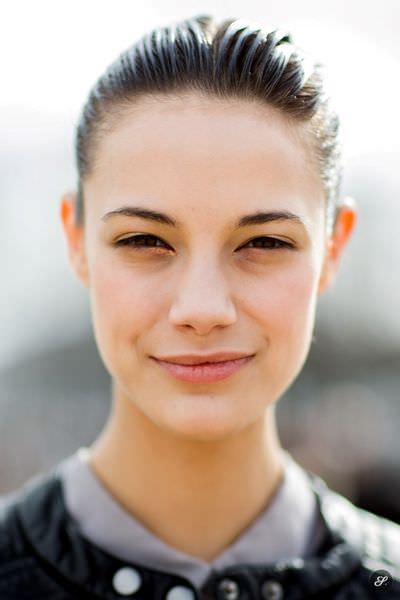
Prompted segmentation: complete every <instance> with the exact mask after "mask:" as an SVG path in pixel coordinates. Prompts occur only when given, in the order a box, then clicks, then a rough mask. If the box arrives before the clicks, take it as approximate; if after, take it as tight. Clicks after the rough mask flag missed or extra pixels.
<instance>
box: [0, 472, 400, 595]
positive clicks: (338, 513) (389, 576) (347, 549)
mask: <svg viewBox="0 0 400 600" xmlns="http://www.w3.org/2000/svg"><path fill="white" fill-rule="evenodd" d="M307 475H308V476H309V478H310V483H311V486H312V489H313V491H314V493H315V495H316V499H317V502H318V506H319V508H320V511H321V515H322V517H323V520H324V522H325V524H326V539H325V541H324V543H323V545H322V547H321V548H320V549H319V551H318V553H317V554H316V555H315V556H312V557H311V558H307V559H301V558H298V559H295V560H291V561H279V562H276V563H266V564H264V565H260V564H258V565H252V564H243V565H239V566H235V567H230V568H226V569H224V570H220V571H213V573H212V575H210V577H209V579H208V580H207V581H206V582H205V584H204V585H203V587H202V588H201V589H200V590H198V589H194V588H193V586H192V584H191V583H190V582H189V581H187V580H185V579H184V578H182V577H180V576H178V575H175V574H172V573H166V572H163V571H161V570H157V565H154V567H153V568H149V566H148V565H140V564H129V563H125V562H122V561H121V560H119V559H118V558H117V557H115V556H112V555H110V554H108V553H106V552H104V551H103V550H101V549H100V548H98V547H97V546H95V545H93V544H92V543H91V542H89V541H88V540H87V539H85V538H84V537H83V536H82V535H81V533H80V531H79V528H78V526H77V523H76V522H75V521H74V519H73V518H72V517H71V515H70V514H69V513H68V511H67V509H66V506H65V503H64V498H63V493H62V484H61V480H60V475H59V473H58V471H57V468H54V469H53V470H51V471H50V472H49V473H46V474H40V475H38V476H36V477H35V478H34V479H32V480H30V481H29V482H28V483H27V484H25V485H24V486H23V487H22V488H20V489H19V490H16V491H15V492H13V493H12V494H9V495H8V496H5V497H3V498H2V499H0V600H81V599H82V600H90V599H92V600H95V599H97V600H120V599H121V598H132V599H133V600H153V599H154V600H302V599H309V600H369V599H371V600H373V599H377V598H385V599H387V600H399V599H400V525H397V524H395V523H393V522H391V521H388V520H386V519H383V518H381V517H378V516H376V515H373V514H372V513H369V512H367V511H364V510H361V509H360V508H358V507H356V506H354V505H353V504H352V503H351V502H350V501H348V500H347V499H346V498H344V497H343V496H341V495H340V494H338V493H336V492H334V491H333V490H331V489H330V488H329V487H328V486H327V485H326V483H325V482H324V481H323V480H322V479H320V478H319V477H317V476H316V475H314V474H313V473H310V472H307ZM132 543H134V540H133V541H132ZM266 543H270V541H268V542H267V541H266Z"/></svg>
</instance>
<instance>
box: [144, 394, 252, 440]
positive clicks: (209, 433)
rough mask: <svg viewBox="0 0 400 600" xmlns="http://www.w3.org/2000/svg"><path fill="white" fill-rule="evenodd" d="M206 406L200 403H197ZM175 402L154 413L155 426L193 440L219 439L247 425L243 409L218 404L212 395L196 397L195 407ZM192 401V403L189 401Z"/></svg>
mask: <svg viewBox="0 0 400 600" xmlns="http://www.w3.org/2000/svg"><path fill="white" fill-rule="evenodd" d="M203 402H204V404H206V405H203V406H201V407H200V406H199V404H200V403H203ZM179 404H180V403H177V404H176V405H175V406H174V407H173V408H172V410H168V411H166V412H164V413H163V414H162V415H160V414H159V415H157V418H156V419H155V420H156V422H157V425H158V426H159V427H161V428H162V429H164V430H168V431H169V432H170V433H172V434H173V435H175V436H177V437H181V438H184V439H187V440H192V441H202V442H212V441H219V440H223V439H225V438H228V437H230V436H231V435H234V434H235V433H237V432H238V431H240V430H241V429H243V427H245V426H246V424H247V423H246V422H245V419H244V414H245V413H244V412H242V413H241V415H239V414H237V413H235V411H233V410H232V405H231V406H230V407H228V408H227V407H225V406H218V403H217V402H216V399H215V397H213V398H211V399H209V401H208V402H207V400H204V401H203V399H200V398H198V397H197V398H196V399H195V406H193V405H191V406H188V405H187V403H184V404H183V405H179ZM190 404H191V403H190Z"/></svg>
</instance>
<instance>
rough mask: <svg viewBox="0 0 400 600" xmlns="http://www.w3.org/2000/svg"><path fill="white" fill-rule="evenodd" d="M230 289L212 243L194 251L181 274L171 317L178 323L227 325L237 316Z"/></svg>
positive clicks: (219, 257) (219, 258)
mask: <svg viewBox="0 0 400 600" xmlns="http://www.w3.org/2000/svg"><path fill="white" fill-rule="evenodd" d="M231 292H232V290H231V288H230V285H229V281H228V277H227V269H225V268H224V265H223V260H221V256H220V255H218V254H217V251H216V250H215V246H214V245H213V244H211V243H210V244H205V245H203V246H202V247H201V248H197V250H194V251H193V252H192V254H191V255H190V257H189V258H188V259H187V261H186V264H185V265H184V267H183V268H182V271H181V272H180V274H179V280H178V281H177V285H176V289H175V291H174V302H173V306H172V307H171V316H172V318H174V320H175V321H180V320H186V321H188V320H193V322H195V321H196V320H199V319H203V320H204V319H209V320H210V321H211V320H212V321H215V322H217V321H220V322H221V323H225V324H227V323H228V322H232V320H233V319H234V316H235V311H234V305H233V302H232V297H231Z"/></svg>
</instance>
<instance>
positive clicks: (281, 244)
mask: <svg viewBox="0 0 400 600" xmlns="http://www.w3.org/2000/svg"><path fill="white" fill-rule="evenodd" d="M149 239H152V240H158V241H159V242H162V244H164V245H165V246H168V244H166V243H165V242H163V240H162V239H161V238H159V237H157V236H156V235H152V234H144V233H143V234H138V235H133V236H130V237H126V238H122V239H121V240H118V241H117V242H115V245H116V246H131V247H134V248H135V249H136V248H160V246H156V245H155V244H153V245H151V244H147V243H144V244H139V243H137V242H138V240H147V241H148V240H149ZM259 240H268V241H269V242H272V243H273V246H256V248H259V249H261V250H282V249H288V250H293V249H294V245H293V244H291V243H290V242H285V241H283V240H279V239H277V238H274V237H269V236H259V237H256V238H253V239H251V240H249V241H248V242H247V243H246V244H245V245H244V246H241V247H245V246H247V245H248V244H250V243H251V242H255V241H259Z"/></svg>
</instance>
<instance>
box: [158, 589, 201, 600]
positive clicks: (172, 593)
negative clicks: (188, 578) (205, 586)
mask: <svg viewBox="0 0 400 600" xmlns="http://www.w3.org/2000/svg"><path fill="white" fill-rule="evenodd" d="M165 599H166V600H195V596H194V593H193V590H191V589H189V588H187V587H184V586H183V585H176V586H175V587H173V588H171V589H170V590H169V592H168V594H167V595H166V596H165Z"/></svg>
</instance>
